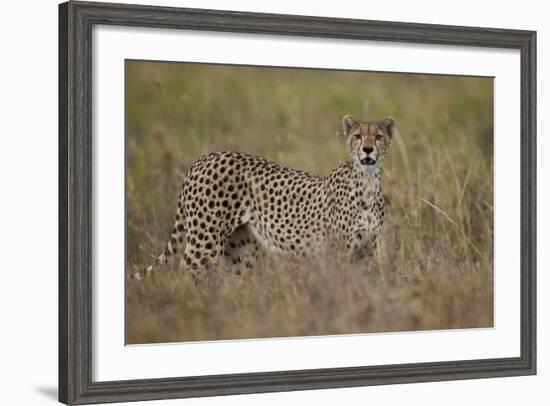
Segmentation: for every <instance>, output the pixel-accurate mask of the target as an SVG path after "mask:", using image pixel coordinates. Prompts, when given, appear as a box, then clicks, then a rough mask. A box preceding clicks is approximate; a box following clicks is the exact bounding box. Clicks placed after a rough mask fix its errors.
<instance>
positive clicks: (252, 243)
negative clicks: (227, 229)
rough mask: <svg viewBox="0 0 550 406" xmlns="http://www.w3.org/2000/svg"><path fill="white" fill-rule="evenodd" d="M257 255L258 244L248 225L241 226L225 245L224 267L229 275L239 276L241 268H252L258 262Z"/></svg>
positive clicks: (258, 250) (258, 252)
mask: <svg viewBox="0 0 550 406" xmlns="http://www.w3.org/2000/svg"><path fill="white" fill-rule="evenodd" d="M259 254H260V244H259V243H258V242H257V241H256V238H255V237H254V235H253V234H252V232H251V231H250V228H249V226H248V224H243V225H241V226H239V227H237V229H236V230H235V231H234V232H233V233H232V234H231V236H230V237H229V238H228V240H227V242H226V243H225V247H224V257H225V266H226V268H227V269H228V270H229V271H231V273H234V274H236V275H240V274H241V273H242V268H243V267H245V268H252V267H253V266H254V265H255V264H256V263H257V262H258V259H259Z"/></svg>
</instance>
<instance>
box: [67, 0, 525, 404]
mask: <svg viewBox="0 0 550 406" xmlns="http://www.w3.org/2000/svg"><path fill="white" fill-rule="evenodd" d="M59 33H60V35H59V40H60V46H59V96H60V97H59V103H60V105H59V159H60V161H59V202H60V203H59V218H60V220H59V221H60V224H59V239H60V244H59V245H60V252H59V264H60V265H59V315H60V322H59V400H60V401H61V402H63V403H66V404H84V403H101V402H115V401H136V400H150V399H166V398H184V397H196V396H217V395H228V394H244V393H257V392H273V391H289V390H303V389H316V388H336V387H351V386H365V385H378V384H393V383H410V382H426V381H438V380H452V379H471V378H486V377H501V376H515V375H529V374H535V373H536V331H535V327H536V323H535V320H536V309H535V303H536V296H535V294H536V289H535V287H536V286H535V283H536V275H535V269H536V260H535V258H536V253H535V248H536V221H535V219H536V161H535V157H536V150H535V145H536V128H535V123H536V120H535V118H536V108H535V106H536V85H535V84H536V83H535V82H536V74H535V67H536V55H535V49H536V47H535V41H536V33H535V32H533V31H518V30H506V29H492V28H475V27H456V26H441V25H426V24H411V23H399V22H382V21H366V20H351V19H335V18H319V17H306V16H290V15H274V14H258V13H242V12H229V11H218V10H200V9H182V8H165V7H148V6H137V5H122V4H109V3H85V2H68V3H63V4H61V5H60V6H59Z"/></svg>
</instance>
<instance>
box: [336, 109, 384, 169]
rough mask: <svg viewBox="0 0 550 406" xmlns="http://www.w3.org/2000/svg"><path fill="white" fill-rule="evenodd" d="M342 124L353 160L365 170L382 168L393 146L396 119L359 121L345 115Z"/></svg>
mask: <svg viewBox="0 0 550 406" xmlns="http://www.w3.org/2000/svg"><path fill="white" fill-rule="evenodd" d="M342 123H343V125H344V135H345V137H346V143H347V146H348V152H349V153H350V155H351V158H352V160H353V161H354V162H357V163H358V164H359V165H361V166H362V167H365V168H374V167H380V166H381V164H382V162H383V161H384V157H385V156H386V153H387V152H388V149H389V147H390V144H391V140H392V137H393V133H394V129H395V119H394V118H393V117H386V118H384V119H383V120H381V121H359V120H356V119H354V118H353V117H352V116H350V115H345V116H344V118H343V119H342Z"/></svg>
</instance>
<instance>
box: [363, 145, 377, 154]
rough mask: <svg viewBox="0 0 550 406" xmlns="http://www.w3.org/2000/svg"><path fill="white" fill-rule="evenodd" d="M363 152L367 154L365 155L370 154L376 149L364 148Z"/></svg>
mask: <svg viewBox="0 0 550 406" xmlns="http://www.w3.org/2000/svg"><path fill="white" fill-rule="evenodd" d="M363 151H364V152H365V154H367V155H368V154H370V153H371V152H372V151H374V148H373V147H363Z"/></svg>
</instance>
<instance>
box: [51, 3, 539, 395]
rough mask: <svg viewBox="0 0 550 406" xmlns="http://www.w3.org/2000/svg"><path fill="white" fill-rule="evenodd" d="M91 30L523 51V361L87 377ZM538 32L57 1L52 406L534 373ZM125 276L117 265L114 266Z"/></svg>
mask: <svg viewBox="0 0 550 406" xmlns="http://www.w3.org/2000/svg"><path fill="white" fill-rule="evenodd" d="M96 24H105V25H116V26H133V27H154V28H172V29H186V30H206V31H223V32H239V33H247V34H277V35H289V36H308V37H319V38H342V39H356V40H375V41H394V42H402V43H416V44H439V45H457V46H475V47H490V48H510V49H517V50H519V52H520V54H521V129H522V131H521V270H520V272H521V287H520V289H521V323H520V324H521V354H520V356H519V357H517V358H500V359H476V360H467V361H449V362H430V363H416V364H400V365H382V366H367V367H349V368H329V369H314V370H311V369H310V370H292V371H279V372H263V373H243V374H229V375H216V376H196V377H181V378H164V379H145V380H130V381H109V382H94V381H93V380H92V374H91V367H92V354H93V352H92V350H93V348H92V339H91V337H92V322H91V319H92V308H91V297H92V296H91V295H92V273H91V265H92V258H93V252H92V227H91V225H92V221H93V218H92V198H91V197H92V192H91V190H92V154H93V150H92V130H91V128H92V122H91V121H92V98H91V87H92V77H91V69H92V36H91V32H92V27H93V26H94V25H96ZM535 270H536V33H535V32H533V31H518V30H506V29H489V28H473V27H457V26H443V25H431V24H411V23H397V22H383V21H365V20H348V19H336V18H320V17H305V16H294V15H276V14H258V13H243V12H230V11H215V10H199V9H182V8H166V7H148V6H135V5H122V4H107V3H86V2H68V3H63V4H61V5H60V6H59V400H60V401H61V402H63V403H66V404H86V403H98V402H115V401H117V402H121V401H136V400H150V399H168V398H184V397H196V396H217V395H230V394H245V393H258V392H276V391H291V390H305V389H317V388H339V387H352V386H365V385H379V384H395V383H411V382H426V381H443V380H455V379H471V378H488V377H502V376H516V375H531V374H535V373H536V274H535ZM121 272H122V270H121Z"/></svg>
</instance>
